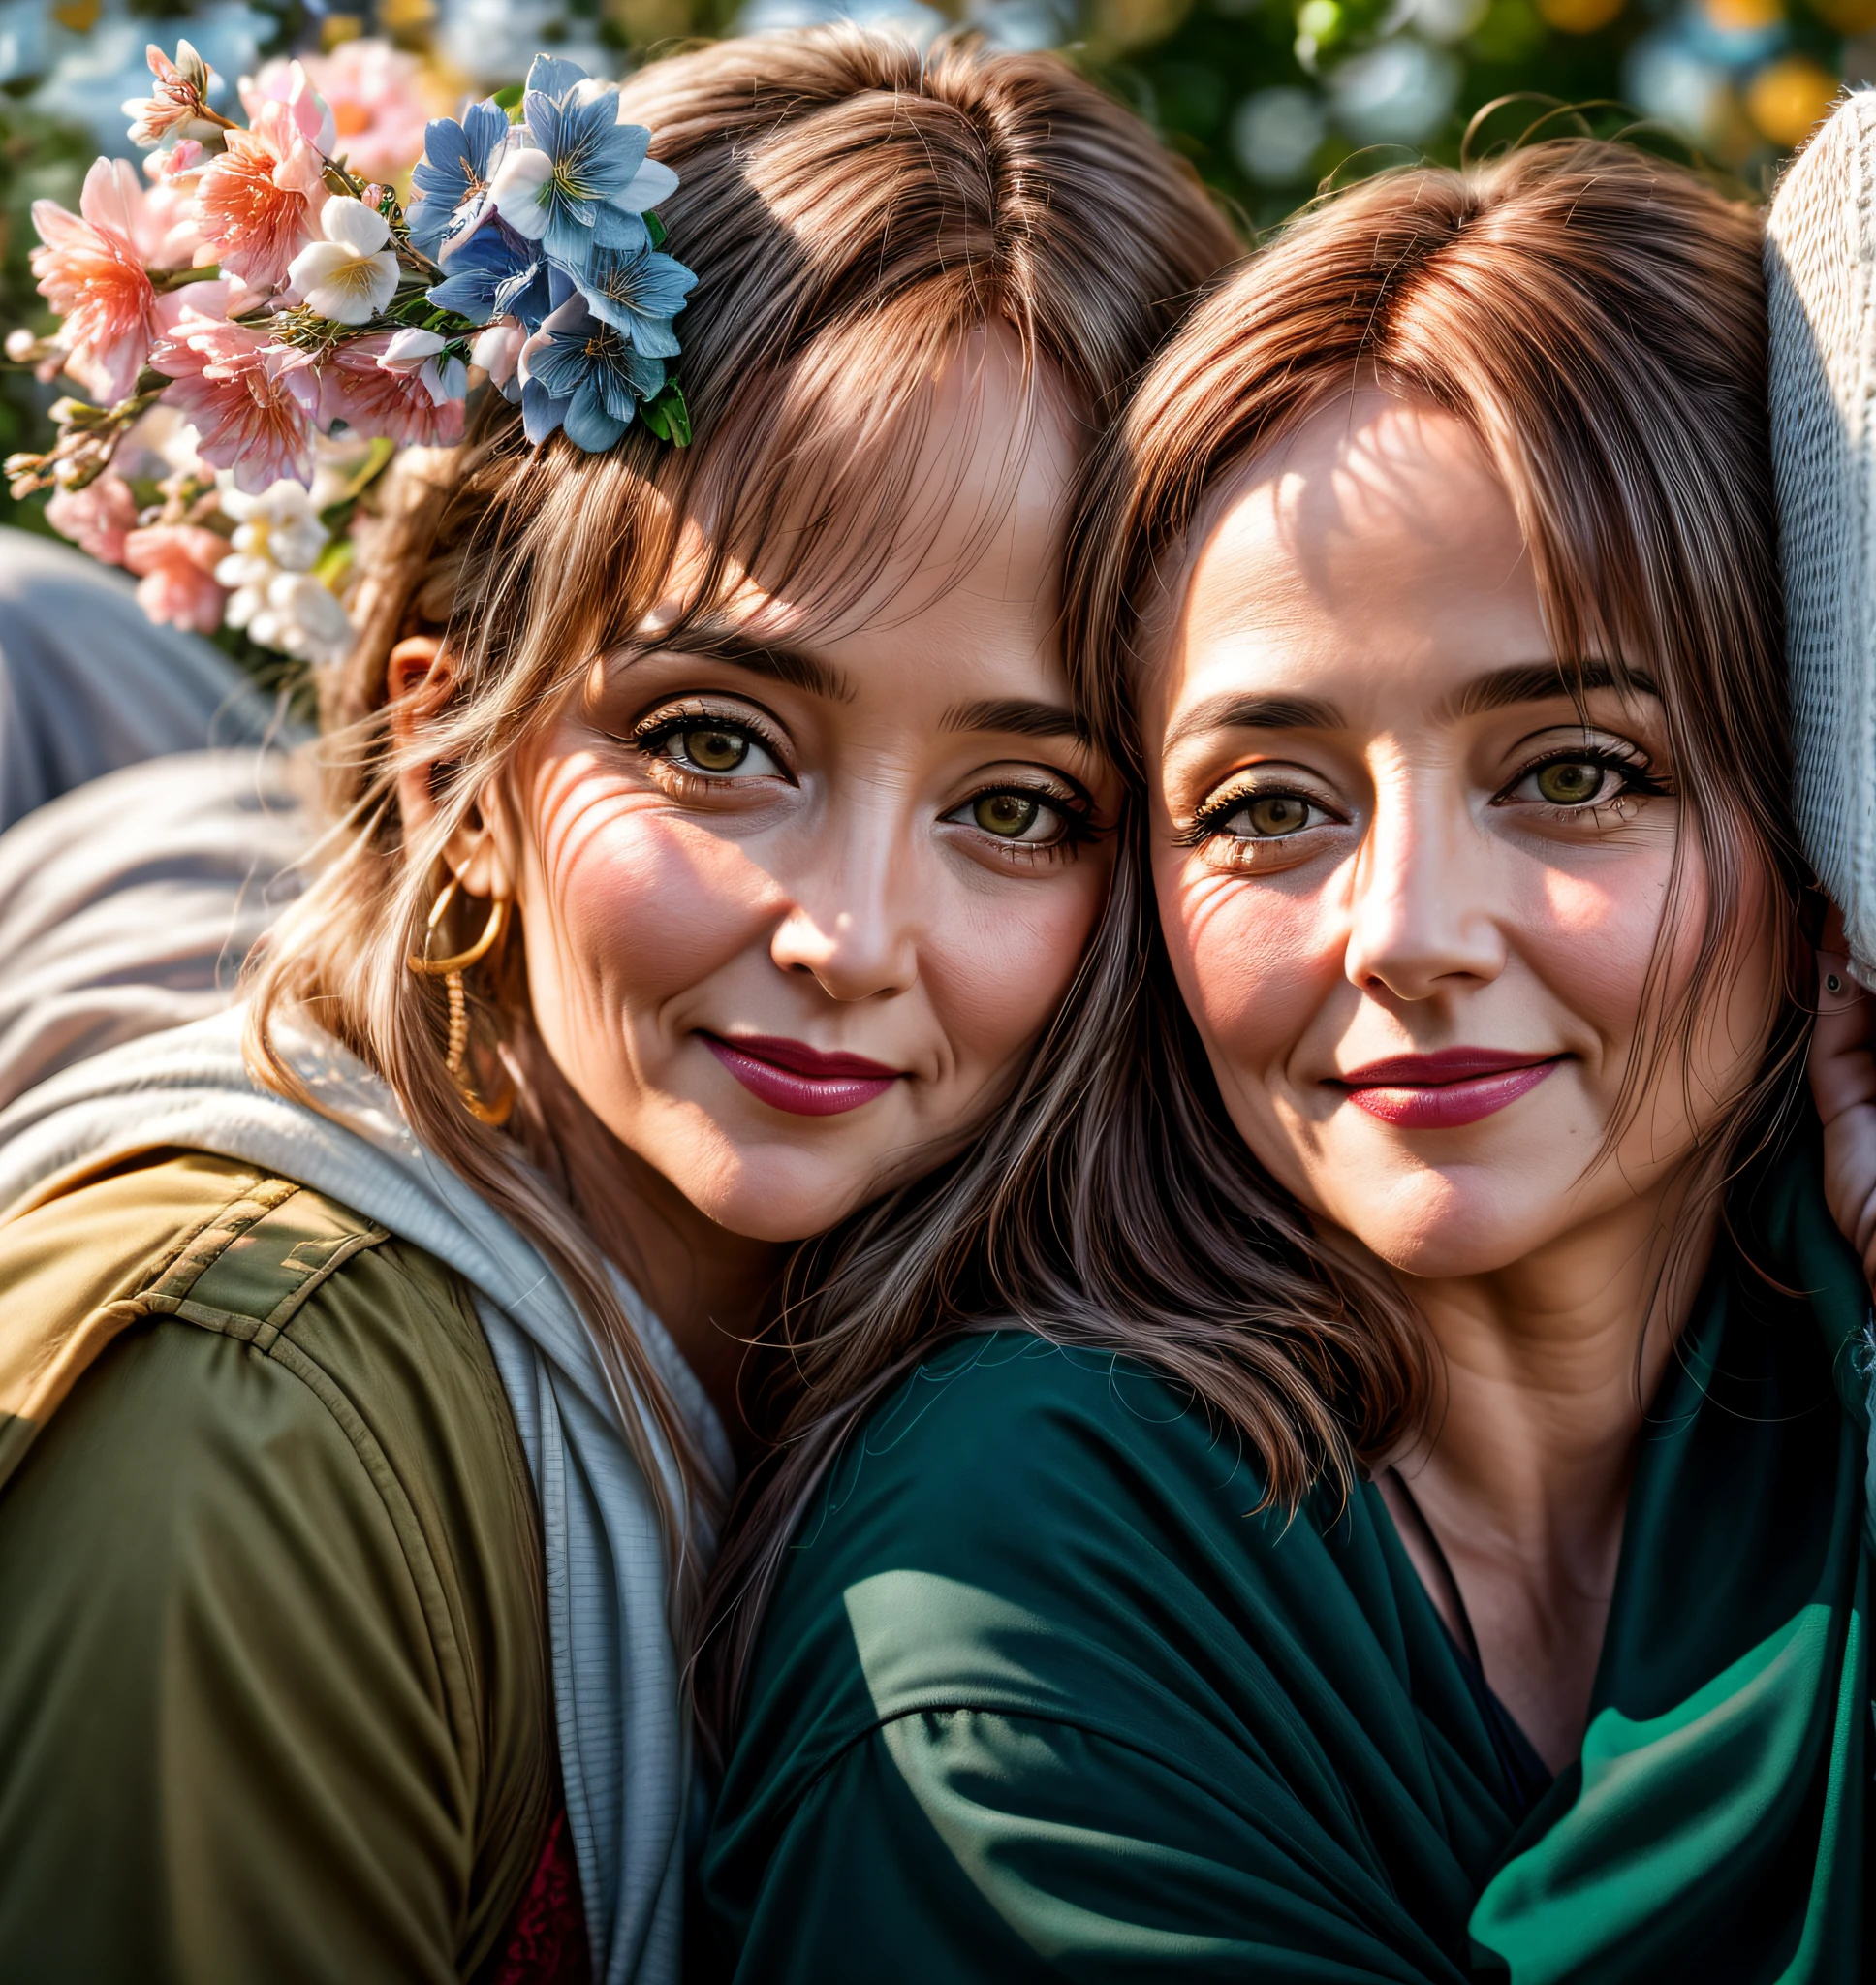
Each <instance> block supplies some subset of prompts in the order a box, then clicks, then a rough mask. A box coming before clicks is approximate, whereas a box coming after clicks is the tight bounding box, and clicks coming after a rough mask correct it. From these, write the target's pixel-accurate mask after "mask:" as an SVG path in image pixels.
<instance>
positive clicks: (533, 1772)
mask: <svg viewBox="0 0 1876 1985" xmlns="http://www.w3.org/2000/svg"><path fill="white" fill-rule="evenodd" d="M556 1805H557V1770H556V1763H555V1751H554V1740H553V1734H552V1719H551V1714H550V1704H549V1682H548V1669H547V1653H546V1636H545V1627H544V1616H543V1595H542V1581H541V1573H540V1566H539V1547H538V1544H537V1542H536V1528H535V1520H534V1514H533V1508H532V1498H531V1492H530V1488H529V1482H528V1475H527V1470H526V1465H525V1462H524V1459H523V1456H522V1454H521V1451H520V1447H519V1444H518V1441H517V1438H516V1431H515V1425H514V1420H513V1416H512V1414H511V1411H510V1409H509V1406H508V1403H507V1401H506V1399H505V1397H504V1394H503V1391H502V1387H501V1383H500V1380H499V1378H498V1376H497V1374H496V1371H495V1368H494V1365H493V1363H492V1361H491V1359H490V1356H489V1352H488V1347H487V1344H486V1342H485V1339H484V1336H483V1333H482V1330H481V1327H480V1326H479V1324H478V1322H477V1320H476V1316H475V1312H474V1310H473V1308H472V1307H471V1305H470V1302H469V1300H468V1297H467V1294H466V1291H465V1289H464V1287H463V1285H462V1284H461V1283H460V1282H459V1281H458V1279H457V1278H456V1277H455V1276H453V1275H452V1274H451V1273H450V1272H449V1271H447V1270H446V1269H444V1268H443V1267H441V1266H440V1265H439V1264H438V1263H437V1262H436V1261H435V1260H434V1259H433V1258H432V1257H430V1256H428V1255H426V1254H423V1253H422V1252H421V1251H419V1250H417V1249H414V1248H412V1247H409V1246H407V1245H402V1244H400V1243H399V1242H398V1241H396V1240H395V1239H394V1238H392V1237H391V1236H390V1235H388V1234H387V1233H386V1232H385V1231H384V1230H383V1229H382V1228H379V1227H376V1226H373V1225H372V1224H371V1223H370V1222H368V1221H367V1220H365V1219H363V1218H362V1217H361V1216H360V1215H359V1214H357V1213H352V1212H350V1211H348V1210H347V1209H346V1208H344V1207H341V1206H338V1205H336V1204H334V1203H333V1202H332V1201H330V1200H328V1199H325V1198H322V1197H321V1196H319V1195H318V1194H316V1193H313V1192H311V1191H309V1190H307V1189H305V1188H303V1187H301V1186H299V1185H297V1184H295V1183H294V1182H291V1181H287V1180H282V1179H277V1178H269V1177H267V1176H266V1173H265V1172H263V1171H260V1170H257V1169H256V1168H255V1167H252V1166H248V1165H242V1164H236V1163H234V1162H231V1161H228V1160H225V1159H220V1158H214V1157H208V1156H205V1155H203V1154H200V1153H187V1154H180V1155H175V1154H171V1155H167V1156H161V1157H159V1158H156V1159H153V1160H148V1161H141V1162H139V1163H138V1164H136V1165H135V1166H132V1167H128V1168H126V1169H123V1170H121V1171H119V1172H117V1173H115V1174H112V1175H110V1176H109V1177H106V1178H104V1179H102V1180H97V1181H94V1182H90V1183H86V1184H84V1185H82V1186H80V1187H78V1189H76V1190H73V1191H70V1192H68V1193H66V1194H65V1195H64V1196H62V1197H59V1198H55V1199H53V1200H51V1201H50V1202H49V1203H47V1204H46V1205H43V1206H41V1207H39V1208H38V1209H37V1210H35V1211H33V1212H30V1213H26V1214H24V1215H22V1216H20V1217H19V1218H16V1219H15V1220H13V1221H11V1222H9V1223H8V1224H7V1225H5V1226H4V1227H0V1976H5V1977H9V1978H22V1979H27V1978H30V1979H33V1980H36V1981H39V1980H44V1981H54V1980H66V1979H70V1980H84V1981H87V1985H106V1981H112V1980H117V1979H137V1980H139V1981H159V1980H170V1979H174V1980H186V1981H188V1985H216V1981H220V1980H260V1979H266V1980H268V1981H290V1980H297V1979H306V1980H320V1981H328V1980H346V1981H351V1985H368V1981H373V1980H379V1979H383V1980H398V1981H417V1980H432V1979H434V1980H452V1979H461V1978H469V1977H475V1976H477V1975H478V1974H479V1973H480V1974H482V1975H485V1976H487V1975H493V1973H494V1971H495V1970H496V1969H499V1967H500V1964H501V1957H502V1946H503V1931H504V1929H505V1927H506V1926H507V1925H508V1923H509V1919H510V1918H511V1916H512V1915H513V1914H514V1912H515V1910H516V1906H517V1904H518V1903H519V1902H520V1901H521V1899H522V1897H523V1895H524V1893H525V1892H526V1890H527V1888H528V1884H529V1878H530V1876H531V1875H533V1873H534V1871H535V1868H536V1864H537V1861H538V1860H539V1858H540V1856H541V1852H542V1846H543V1842H544V1839H545V1837H546V1835H547V1828H548V1826H549V1823H550V1820H551V1817H552V1813H553V1812H554V1809H555V1807H556Z"/></svg>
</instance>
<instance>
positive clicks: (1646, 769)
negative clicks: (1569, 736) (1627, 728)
mask: <svg viewBox="0 0 1876 1985" xmlns="http://www.w3.org/2000/svg"><path fill="white" fill-rule="evenodd" d="M1553 765H1599V766H1601V767H1603V769H1604V770H1605V771H1607V772H1613V773H1614V774H1615V775H1616V777H1617V778H1619V779H1620V780H1621V781H1622V790H1621V791H1620V792H1619V793H1613V794H1611V795H1610V798H1609V799H1607V800H1596V801H1591V802H1586V803H1580V804H1579V805H1575V806H1564V805H1560V804H1558V803H1556V802H1554V801H1543V800H1540V801H1539V802H1537V804H1539V805H1542V806H1547V807H1548V809H1549V810H1550V811H1551V812H1553V813H1600V812H1601V811H1602V810H1603V808H1604V807H1606V806H1609V805H1612V804H1613V803H1615V802H1616V801H1618V800H1625V799H1628V798H1629V797H1630V796H1631V795H1633V794H1642V795H1643V796H1645V797H1646V798H1648V799H1651V800H1665V799H1669V798H1672V797H1673V786H1672V785H1670V784H1669V783H1668V781H1667V780H1666V779H1664V778H1662V777H1660V776H1659V774H1658V773H1656V772H1654V771H1653V769H1652V768H1651V766H1650V765H1649V762H1648V760H1647V758H1646V756H1645V755H1644V754H1642V753H1641V752H1639V751H1633V750H1630V751H1624V750H1622V749H1621V748H1620V747H1618V746H1616V745H1613V744H1579V745H1576V746H1574V747H1572V748H1569V749H1560V750H1556V751H1547V752H1546V753H1545V754H1544V755H1543V756H1542V757H1541V758H1534V759H1532V760H1531V762H1530V764H1529V765H1527V766H1524V767H1523V768H1522V769H1521V770H1519V771H1518V772H1516V774H1515V775H1514V776H1513V777H1512V778H1511V779H1509V780H1508V781H1507V782H1506V784H1505V786H1504V788H1503V790H1502V791H1501V792H1500V793H1499V795H1498V796H1497V798H1496V799H1494V801H1493V804H1494V805H1499V804H1502V803H1505V796H1506V795H1507V794H1509V793H1510V792H1511V791H1512V790H1513V789H1514V788H1515V787H1516V786H1521V785H1522V784H1523V783H1524V781H1525V780H1526V779H1528V778H1535V777H1536V776H1537V774H1538V773H1539V772H1543V771H1545V770H1546V769H1547V768H1548V767H1550V766H1553Z"/></svg>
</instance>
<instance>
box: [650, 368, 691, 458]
mask: <svg viewBox="0 0 1876 1985" xmlns="http://www.w3.org/2000/svg"><path fill="white" fill-rule="evenodd" d="M639 418H640V420H641V421H642V422H643V423H644V424H645V425H646V426H647V427H649V428H650V429H651V431H652V432H653V433H654V434H655V435H657V437H658V439H659V440H660V441H669V442H670V443H671V444H672V447H673V448H688V447H689V446H690V445H691V410H690V408H689V407H688V406H686V405H685V404H684V389H683V388H682V387H681V386H679V385H678V383H677V382H676V380H674V379H667V380H666V381H665V383H664V385H662V386H661V387H660V388H659V389H658V391H657V392H656V393H655V394H652V396H651V397H650V398H649V399H648V400H645V401H644V402H643V403H642V404H641V406H640V408H639Z"/></svg>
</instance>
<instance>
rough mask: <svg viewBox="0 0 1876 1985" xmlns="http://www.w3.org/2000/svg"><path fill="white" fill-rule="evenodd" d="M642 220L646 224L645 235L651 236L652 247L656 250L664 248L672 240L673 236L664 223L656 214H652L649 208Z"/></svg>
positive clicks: (641, 217) (641, 216)
mask: <svg viewBox="0 0 1876 1985" xmlns="http://www.w3.org/2000/svg"><path fill="white" fill-rule="evenodd" d="M640 219H641V220H642V221H643V222H644V224H645V233H646V234H648V235H649V236H651V245H652V246H653V247H654V248H662V247H663V246H664V245H665V243H666V242H667V241H669V240H670V239H671V235H670V233H669V231H668V230H667V229H666V227H665V224H664V222H663V221H661V220H660V219H659V218H658V216H657V215H656V214H655V213H653V212H651V210H650V209H649V208H647V209H646V210H645V211H644V212H643V213H642V214H641V215H640Z"/></svg>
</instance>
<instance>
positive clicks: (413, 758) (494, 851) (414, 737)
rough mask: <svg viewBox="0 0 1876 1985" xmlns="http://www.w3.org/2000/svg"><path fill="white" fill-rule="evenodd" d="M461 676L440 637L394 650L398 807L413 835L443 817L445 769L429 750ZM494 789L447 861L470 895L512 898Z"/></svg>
mask: <svg viewBox="0 0 1876 1985" xmlns="http://www.w3.org/2000/svg"><path fill="white" fill-rule="evenodd" d="M454 687H455V672H454V670H453V668H452V666H451V663H450V657H449V656H448V655H447V654H446V653H445V652H444V649H443V643H442V641H441V640H440V639H439V638H438V637H437V636H436V635H434V634H413V635H411V636H409V637H408V638H407V639H406V640H403V641H400V642H399V643H398V644H397V646H395V647H394V648H392V649H391V655H390V658H389V667H388V669H387V671H386V676H385V701H386V706H387V709H389V711H390V715H391V740H392V741H393V743H394V744H395V745H396V747H397V750H398V753H399V755H400V756H402V755H403V754H405V753H409V754H410V756H409V757H407V758H405V759H404V763H403V770H402V771H401V772H399V773H398V774H397V806H398V811H399V812H400V813H401V814H402V816H403V820H404V826H405V829H406V831H407V833H409V834H411V835H419V834H422V831H423V830H424V829H425V828H426V827H428V826H429V825H430V824H431V823H432V822H433V821H434V820H435V819H436V815H437V805H436V793H435V790H434V781H435V777H436V773H437V772H438V770H439V768H440V766H441V764H442V761H441V760H440V759H438V758H437V757H436V756H435V755H434V753H431V752H426V751H425V749H424V742H425V736H426V734H427V733H428V732H429V730H430V727H431V726H432V725H433V724H434V723H435V722H436V720H437V719H438V718H439V717H441V716H442V714H443V712H444V711H445V710H446V709H448V708H449V704H450V695H451V692H452V690H453V688H454ZM493 799H494V793H493V789H492V788H491V789H489V790H488V791H487V792H486V793H485V794H484V795H482V796H481V797H480V798H479V800H478V803H477V806H476V810H475V811H474V813H472V814H471V816H470V817H469V819H468V820H467V821H465V822H464V823H463V825H462V826H460V827H459V828H457V829H456V831H455V832H454V833H453V835H451V836H450V838H449V840H448V841H447V842H446V843H445V844H444V849H443V859H444V860H445V861H446V862H447V863H448V864H449V865H450V868H451V872H452V873H453V874H454V875H455V876H456V878H457V879H458V880H459V881H460V882H461V884H462V887H463V889H464V891H465V892H466V893H467V894H468V895H470V896H488V897H508V896H512V895H513V894H514V876H513V873H512V871H511V869H510V866H509V863H508V861H507V860H506V858H505V856H504V853H503V849H502V846H501V837H500V835H498V834H497V833H496V832H495V831H494V829H495V826H496V823H495V822H494V821H493V820H492V819H491V818H489V817H488V816H489V813H490V811H491V810H492V802H493Z"/></svg>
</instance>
